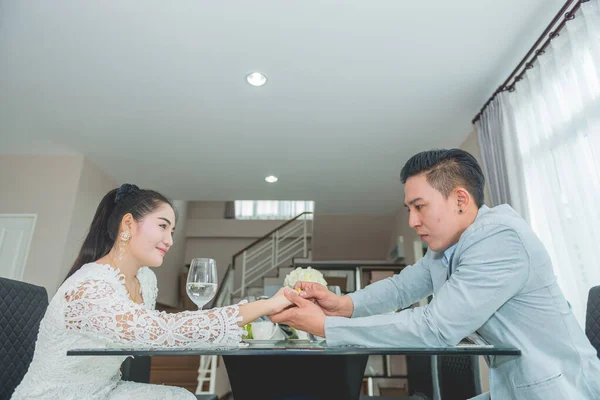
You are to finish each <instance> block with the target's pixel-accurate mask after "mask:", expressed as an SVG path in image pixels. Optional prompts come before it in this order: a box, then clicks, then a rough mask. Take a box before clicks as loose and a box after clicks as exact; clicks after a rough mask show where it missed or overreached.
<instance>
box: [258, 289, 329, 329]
mask: <svg viewBox="0 0 600 400" xmlns="http://www.w3.org/2000/svg"><path fill="white" fill-rule="evenodd" d="M284 295H285V297H287V299H288V300H289V301H291V302H292V303H294V304H295V305H296V307H291V308H288V309H286V310H283V311H282V312H280V313H279V314H273V315H271V316H269V319H270V320H271V321H272V322H276V323H281V324H286V325H289V326H291V327H294V328H296V329H300V330H302V331H305V332H308V333H312V334H313V335H317V336H321V337H325V314H324V313H323V310H321V308H320V307H319V306H317V305H316V304H314V303H313V302H311V301H308V300H306V299H303V298H302V297H300V296H299V295H298V293H297V292H296V291H285V292H284Z"/></svg>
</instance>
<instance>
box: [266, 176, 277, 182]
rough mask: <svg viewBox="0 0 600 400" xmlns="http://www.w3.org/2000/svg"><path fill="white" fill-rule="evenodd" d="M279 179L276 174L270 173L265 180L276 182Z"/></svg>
mask: <svg viewBox="0 0 600 400" xmlns="http://www.w3.org/2000/svg"><path fill="white" fill-rule="evenodd" d="M278 180H279V178H278V177H276V176H274V175H269V176H267V177H266V178H265V181H267V182H269V183H275V182H277V181H278Z"/></svg>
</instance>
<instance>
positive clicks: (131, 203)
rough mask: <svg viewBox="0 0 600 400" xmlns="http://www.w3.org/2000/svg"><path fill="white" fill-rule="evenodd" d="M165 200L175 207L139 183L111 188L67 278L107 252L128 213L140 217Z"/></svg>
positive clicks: (98, 209)
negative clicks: (141, 186)
mask: <svg viewBox="0 0 600 400" xmlns="http://www.w3.org/2000/svg"><path fill="white" fill-rule="evenodd" d="M163 204H168V205H170V206H171V208H173V210H174V211H175V207H173V204H172V203H171V201H170V200H169V199H167V198H166V197H165V196H163V195H162V194H160V193H158V192H155V191H154V190H147V189H140V188H138V187H137V186H136V185H131V184H129V183H124V184H122V185H121V186H120V187H118V188H117V189H113V190H111V191H110V192H108V193H107V194H106V195H105V196H104V198H103V199H102V201H101V202H100V204H99V205H98V208H97V209H96V214H95V215H94V219H92V223H91V225H90V230H89V232H88V234H87V236H86V237H85V240H84V241H83V245H82V246H81V250H79V255H78V256H77V259H76V260H75V262H74V263H73V266H72V267H71V270H70V271H69V274H68V275H67V278H65V279H68V278H69V277H70V276H71V275H73V274H74V273H75V272H77V270H78V269H79V268H81V267H82V266H83V265H84V264H87V263H90V262H92V261H96V260H98V259H99V258H102V257H104V256H105V255H107V254H108V252H109V251H110V249H112V247H113V245H114V244H115V241H116V240H117V235H118V234H119V226H120V225H121V220H122V219H123V216H124V215H125V214H128V213H131V215H133V218H134V219H135V220H136V221H139V220H141V219H142V218H144V216H146V215H147V214H149V213H151V212H152V211H154V210H156V209H157V208H158V207H160V206H161V205H163Z"/></svg>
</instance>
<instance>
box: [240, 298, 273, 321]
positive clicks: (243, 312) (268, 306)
mask: <svg viewBox="0 0 600 400" xmlns="http://www.w3.org/2000/svg"><path fill="white" fill-rule="evenodd" d="M270 300H271V299H267V300H258V301H253V302H251V303H247V304H242V305H240V306H239V307H240V314H239V315H240V316H241V317H242V320H241V321H240V322H238V325H239V326H244V325H246V324H247V323H250V322H252V321H254V320H255V319H256V318H258V317H262V316H263V315H271V314H273V312H274V310H273V306H272V302H271V301H270Z"/></svg>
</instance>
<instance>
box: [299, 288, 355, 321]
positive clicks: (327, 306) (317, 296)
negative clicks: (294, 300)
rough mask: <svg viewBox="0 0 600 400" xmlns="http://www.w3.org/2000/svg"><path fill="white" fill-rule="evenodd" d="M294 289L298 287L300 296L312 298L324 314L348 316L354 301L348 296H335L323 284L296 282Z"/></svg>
mask: <svg viewBox="0 0 600 400" xmlns="http://www.w3.org/2000/svg"><path fill="white" fill-rule="evenodd" d="M294 289H300V290H301V292H300V296H301V297H303V298H305V299H308V300H312V301H314V302H315V303H317V304H318V305H319V307H321V308H322V309H323V312H324V313H325V315H329V316H333V317H346V318H350V317H351V316H352V312H353V311H354V303H352V299H351V298H350V297H349V296H336V295H335V293H333V292H331V291H330V290H329V289H327V288H326V287H325V286H323V285H321V284H320V283H315V282H297V283H296V285H295V286H294Z"/></svg>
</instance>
